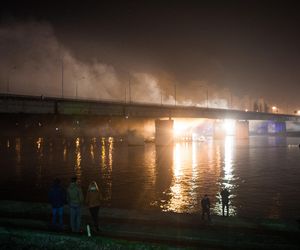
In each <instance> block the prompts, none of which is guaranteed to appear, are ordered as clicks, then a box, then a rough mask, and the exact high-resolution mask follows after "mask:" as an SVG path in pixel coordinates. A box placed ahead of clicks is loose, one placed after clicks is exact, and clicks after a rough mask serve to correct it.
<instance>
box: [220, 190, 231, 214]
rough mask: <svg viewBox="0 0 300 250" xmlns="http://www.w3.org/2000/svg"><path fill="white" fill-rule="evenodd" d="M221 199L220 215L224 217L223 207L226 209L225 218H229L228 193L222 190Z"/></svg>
mask: <svg viewBox="0 0 300 250" xmlns="http://www.w3.org/2000/svg"><path fill="white" fill-rule="evenodd" d="M220 194H221V198H222V215H223V216H225V207H226V212H227V213H226V216H229V195H230V193H229V191H228V190H227V189H226V188H224V189H222V191H221V193H220Z"/></svg>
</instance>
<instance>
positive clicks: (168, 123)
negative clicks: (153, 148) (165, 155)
mask: <svg viewBox="0 0 300 250" xmlns="http://www.w3.org/2000/svg"><path fill="white" fill-rule="evenodd" d="M173 124H174V121H173V120H155V144H156V145H157V146H166V145H171V144H173Z"/></svg>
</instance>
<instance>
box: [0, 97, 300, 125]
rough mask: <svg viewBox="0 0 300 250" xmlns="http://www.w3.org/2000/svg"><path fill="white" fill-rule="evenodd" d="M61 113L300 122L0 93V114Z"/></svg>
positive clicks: (261, 115)
mask: <svg viewBox="0 0 300 250" xmlns="http://www.w3.org/2000/svg"><path fill="white" fill-rule="evenodd" d="M1 113H2V114H8V113H9V114H20V113H22V114H62V115H90V116H117V117H118V116H119V117H122V116H123V117H143V118H165V117H167V118H168V117H169V118H179V117H180V118H210V119H236V120H273V121H300V117H299V116H296V115H286V114H274V113H261V112H249V111H248V112H246V111H241V110H230V109H216V108H203V107H196V106H181V105H176V106H175V105H159V104H155V103H125V102H119V101H113V100H84V99H72V98H56V97H44V96H25V95H7V94H0V114H1Z"/></svg>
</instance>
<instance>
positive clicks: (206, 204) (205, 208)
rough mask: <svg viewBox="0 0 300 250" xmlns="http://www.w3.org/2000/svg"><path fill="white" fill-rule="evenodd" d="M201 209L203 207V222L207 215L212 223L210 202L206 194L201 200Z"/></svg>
mask: <svg viewBox="0 0 300 250" xmlns="http://www.w3.org/2000/svg"><path fill="white" fill-rule="evenodd" d="M201 207H202V220H204V216H205V214H207V218H208V220H209V221H210V200H209V198H208V195H207V194H205V195H204V197H203V198H202V200H201Z"/></svg>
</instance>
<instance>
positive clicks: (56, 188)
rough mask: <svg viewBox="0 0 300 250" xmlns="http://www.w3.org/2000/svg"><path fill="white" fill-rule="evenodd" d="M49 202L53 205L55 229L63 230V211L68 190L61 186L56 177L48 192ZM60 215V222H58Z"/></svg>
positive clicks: (53, 224)
mask: <svg viewBox="0 0 300 250" xmlns="http://www.w3.org/2000/svg"><path fill="white" fill-rule="evenodd" d="M48 196H49V202H50V203H51V206H52V226H53V228H55V229H58V230H63V212H64V205H65V204H66V191H65V189H64V188H63V187H62V186H61V184H60V180H59V179H58V178H56V179H55V180H54V181H53V184H52V186H51V188H50V190H49V193H48ZM57 217H58V224H57Z"/></svg>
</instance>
